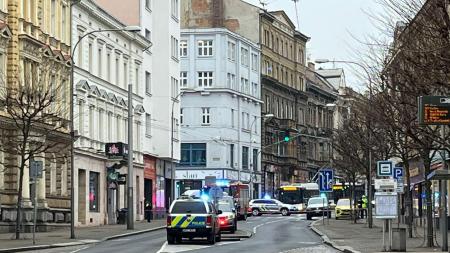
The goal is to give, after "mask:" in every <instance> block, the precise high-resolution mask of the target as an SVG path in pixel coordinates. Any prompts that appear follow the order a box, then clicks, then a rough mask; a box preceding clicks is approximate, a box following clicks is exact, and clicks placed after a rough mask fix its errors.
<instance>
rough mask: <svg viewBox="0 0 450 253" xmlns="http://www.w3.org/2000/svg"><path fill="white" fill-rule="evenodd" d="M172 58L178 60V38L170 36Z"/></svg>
mask: <svg viewBox="0 0 450 253" xmlns="http://www.w3.org/2000/svg"><path fill="white" fill-rule="evenodd" d="M171 48H172V58H173V59H176V60H178V40H177V39H176V38H175V37H173V36H172V40H171Z"/></svg>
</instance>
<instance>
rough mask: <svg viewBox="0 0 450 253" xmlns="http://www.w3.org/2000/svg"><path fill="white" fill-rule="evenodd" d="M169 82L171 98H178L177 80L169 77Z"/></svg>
mask: <svg viewBox="0 0 450 253" xmlns="http://www.w3.org/2000/svg"><path fill="white" fill-rule="evenodd" d="M170 80H171V81H170V83H171V85H172V98H176V97H177V96H178V92H179V91H178V90H179V89H180V88H179V87H178V80H177V79H176V78H174V77H171V78H170Z"/></svg>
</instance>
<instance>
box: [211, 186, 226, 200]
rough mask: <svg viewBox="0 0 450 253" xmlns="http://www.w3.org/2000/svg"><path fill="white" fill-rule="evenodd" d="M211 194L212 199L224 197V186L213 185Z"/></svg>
mask: <svg viewBox="0 0 450 253" xmlns="http://www.w3.org/2000/svg"><path fill="white" fill-rule="evenodd" d="M209 196H210V197H211V198H212V199H216V198H218V199H220V198H222V197H223V190H222V188H220V187H218V186H213V187H211V189H209Z"/></svg>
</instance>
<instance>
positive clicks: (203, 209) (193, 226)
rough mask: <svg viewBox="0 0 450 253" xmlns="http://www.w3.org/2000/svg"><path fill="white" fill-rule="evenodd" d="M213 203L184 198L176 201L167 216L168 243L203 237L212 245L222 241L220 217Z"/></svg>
mask: <svg viewBox="0 0 450 253" xmlns="http://www.w3.org/2000/svg"><path fill="white" fill-rule="evenodd" d="M221 213H222V212H221V211H220V210H218V211H216V209H215V208H214V205H213V204H212V203H211V202H207V201H204V200H202V199H195V198H191V197H184V198H181V199H178V200H175V201H174V202H173V203H172V205H171V206H170V209H169V214H168V216H167V228H166V230H167V243H168V244H174V243H179V242H181V240H182V238H189V239H191V240H192V239H193V238H196V237H203V238H206V239H207V240H208V242H209V243H210V244H214V243H215V242H216V241H220V240H221V235H220V225H219V219H218V215H220V214H221Z"/></svg>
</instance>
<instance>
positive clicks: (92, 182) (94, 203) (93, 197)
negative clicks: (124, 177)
mask: <svg viewBox="0 0 450 253" xmlns="http://www.w3.org/2000/svg"><path fill="white" fill-rule="evenodd" d="M98 178H99V173H97V172H89V211H91V212H98V211H99V207H98V203H99V201H98V199H99V198H100V193H99V181H98Z"/></svg>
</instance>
